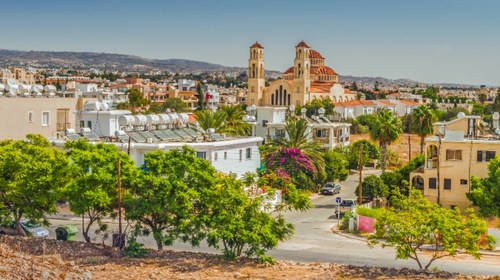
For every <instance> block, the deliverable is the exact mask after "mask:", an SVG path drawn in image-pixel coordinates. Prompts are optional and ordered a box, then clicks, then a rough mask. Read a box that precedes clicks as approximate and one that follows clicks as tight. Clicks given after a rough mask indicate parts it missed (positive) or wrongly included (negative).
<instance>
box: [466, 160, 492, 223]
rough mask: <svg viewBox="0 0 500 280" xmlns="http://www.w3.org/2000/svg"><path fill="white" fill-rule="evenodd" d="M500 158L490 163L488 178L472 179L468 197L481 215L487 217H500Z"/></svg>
mask: <svg viewBox="0 0 500 280" xmlns="http://www.w3.org/2000/svg"><path fill="white" fill-rule="evenodd" d="M499 171H500V158H499V157H495V158H494V159H492V160H490V162H489V163H488V177H487V178H481V179H480V178H477V177H472V179H471V185H472V190H471V192H470V193H468V194H467V197H468V198H469V199H470V201H472V203H473V204H474V205H475V206H478V207H479V213H480V214H481V215H482V216H485V217H500V184H498V182H500V181H499V180H500V172H499Z"/></svg>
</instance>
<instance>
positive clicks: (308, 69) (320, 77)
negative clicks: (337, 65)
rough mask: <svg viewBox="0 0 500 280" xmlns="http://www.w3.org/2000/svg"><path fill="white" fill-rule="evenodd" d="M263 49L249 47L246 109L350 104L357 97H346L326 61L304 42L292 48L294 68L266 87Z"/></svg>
mask: <svg viewBox="0 0 500 280" xmlns="http://www.w3.org/2000/svg"><path fill="white" fill-rule="evenodd" d="M264 69H265V63H264V47H262V45H261V44H259V43H258V42H256V43H255V44H253V45H252V46H251V47H250V58H249V59H248V98H247V100H246V103H247V105H256V106H272V107H279V106H290V105H294V106H302V105H304V104H306V103H308V102H310V101H311V100H312V99H315V98H318V99H321V98H326V97H329V98H330V99H332V101H333V102H343V101H350V100H354V99H355V98H356V94H355V93H352V94H347V93H346V92H345V91H344V89H343V88H342V86H341V85H340V84H339V77H338V74H337V73H336V72H335V71H334V70H333V69H332V68H330V67H328V66H326V65H325V58H324V57H323V56H322V55H321V54H320V53H319V52H317V51H315V50H313V49H311V48H310V47H309V46H308V45H307V44H306V43H305V42H304V41H302V42H300V43H299V44H298V45H297V46H295V59H294V62H293V66H292V67H290V68H289V69H287V70H286V71H285V72H284V73H283V76H282V79H279V80H276V81H274V82H272V83H271V84H270V85H269V86H268V87H266V86H265V70H264Z"/></svg>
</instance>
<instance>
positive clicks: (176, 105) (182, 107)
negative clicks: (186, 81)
mask: <svg viewBox="0 0 500 280" xmlns="http://www.w3.org/2000/svg"><path fill="white" fill-rule="evenodd" d="M161 108H162V111H163V112H165V111H166V110H167V109H170V110H172V111H174V112H177V113H182V112H187V111H189V108H188V105H187V104H186V103H184V101H182V99H180V98H168V99H167V100H165V102H164V103H163V105H162V106H161Z"/></svg>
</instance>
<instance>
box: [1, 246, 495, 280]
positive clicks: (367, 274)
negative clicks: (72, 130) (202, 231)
mask: <svg viewBox="0 0 500 280" xmlns="http://www.w3.org/2000/svg"><path fill="white" fill-rule="evenodd" d="M0 279H109V280H124V279H492V280H493V279H495V280H500V277H498V276H495V277H489V278H488V277H482V276H464V275H458V274H452V273H448V272H437V273H431V272H423V271H417V270H410V269H389V268H373V267H356V266H346V265H338V264H333V263H296V262H283V261H279V262H277V264H276V265H268V266H266V265H260V264H257V263H256V262H255V261H254V260H250V259H243V260H239V261H235V262H227V261H224V260H222V259H221V258H220V256H217V255H213V254H204V253H189V252H175V251H168V250H165V251H162V252H160V253H158V252H156V251H149V256H148V258H127V257H119V253H118V251H117V250H116V249H112V248H109V247H102V246H101V245H98V244H87V243H82V242H71V241H57V240H50V239H47V240H40V239H28V238H14V237H2V238H0Z"/></svg>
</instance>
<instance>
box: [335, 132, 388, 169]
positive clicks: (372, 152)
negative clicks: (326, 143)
mask: <svg viewBox="0 0 500 280" xmlns="http://www.w3.org/2000/svg"><path fill="white" fill-rule="evenodd" d="M360 146H363V154H362V155H361V161H362V163H363V166H368V165H373V164H374V161H375V160H379V159H380V151H379V149H378V147H377V146H376V145H374V144H373V143H372V142H370V141H368V140H365V139H363V140H358V141H356V142H354V143H352V144H351V145H350V146H349V147H347V148H337V149H339V150H340V151H341V152H342V153H343V154H344V155H345V157H346V158H347V161H348V163H349V164H348V167H349V169H357V168H358V167H359V148H360Z"/></svg>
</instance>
